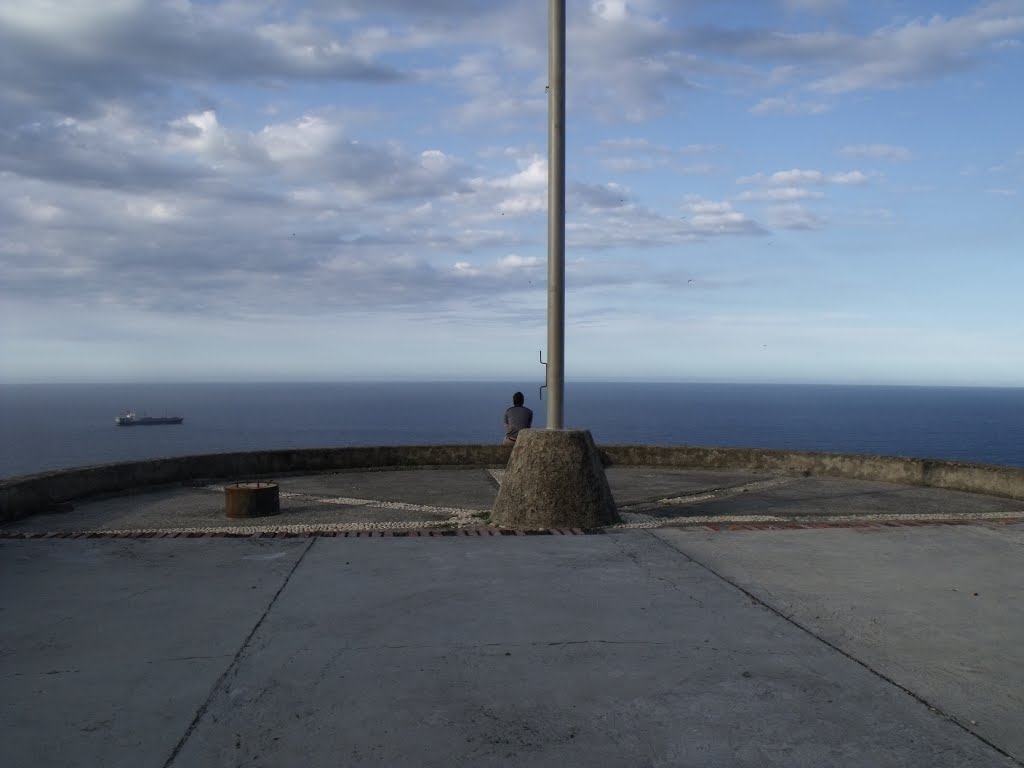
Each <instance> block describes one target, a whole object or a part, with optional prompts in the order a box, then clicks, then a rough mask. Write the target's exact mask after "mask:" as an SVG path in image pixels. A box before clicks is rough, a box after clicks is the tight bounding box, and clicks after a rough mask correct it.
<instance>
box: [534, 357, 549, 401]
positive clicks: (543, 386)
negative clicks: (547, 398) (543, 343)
mask: <svg viewBox="0 0 1024 768" xmlns="http://www.w3.org/2000/svg"><path fill="white" fill-rule="evenodd" d="M537 357H539V358H540V364H541V365H543V366H544V383H543V384H541V385H540V388H539V389H538V390H537V399H538V400H543V399H544V390H545V389H547V387H548V364H547V363H545V362H544V350H542V349H538V350H537Z"/></svg>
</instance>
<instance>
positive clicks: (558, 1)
mask: <svg viewBox="0 0 1024 768" xmlns="http://www.w3.org/2000/svg"><path fill="white" fill-rule="evenodd" d="M547 368H548V371H547V373H548V376H547V378H548V381H547V385H548V418H547V428H548V429H562V428H563V409H562V401H563V399H564V395H565V0H549V20H548V365H547Z"/></svg>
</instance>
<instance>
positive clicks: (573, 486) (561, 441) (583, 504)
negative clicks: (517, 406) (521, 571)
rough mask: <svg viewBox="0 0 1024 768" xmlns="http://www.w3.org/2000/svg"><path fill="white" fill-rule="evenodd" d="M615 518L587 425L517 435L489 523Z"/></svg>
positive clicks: (562, 524) (590, 522) (583, 522)
mask: <svg viewBox="0 0 1024 768" xmlns="http://www.w3.org/2000/svg"><path fill="white" fill-rule="evenodd" d="M617 522H619V514H618V512H617V511H616V510H615V500H614V499H613V498H612V492H611V489H610V488H609V487H608V478H607V477H605V474H604V466H603V465H602V464H601V458H600V456H599V455H598V453H597V446H595V445H594V439H593V438H592V437H591V436H590V432H589V430H586V429H524V430H522V431H521V432H520V433H519V436H518V437H517V438H516V444H515V446H513V448H512V456H511V457H510V458H509V460H508V466H507V467H506V468H505V476H504V478H503V479H502V481H501V490H499V491H498V498H497V499H496V500H495V502H494V508H493V509H492V510H491V523H493V524H494V525H501V526H504V527H507V528H597V527H598V526H602V525H610V524H612V523H617Z"/></svg>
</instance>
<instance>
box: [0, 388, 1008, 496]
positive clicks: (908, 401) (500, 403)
mask: <svg viewBox="0 0 1024 768" xmlns="http://www.w3.org/2000/svg"><path fill="white" fill-rule="evenodd" d="M517 389H518V390H521V391H522V392H523V393H524V394H525V395H526V398H527V405H528V406H529V407H531V408H533V409H534V411H535V414H536V418H535V423H534V426H535V427H543V426H544V421H545V409H546V403H545V402H542V401H538V389H537V383H535V382H507V383H503V382H450V381H448V382H427V383H415V382H394V381H392V382H347V383H215V384H211V383H205V384H183V383H172V384H156V383H147V384H141V383H137V384H2V385H0V435H2V437H0V477H10V476H14V475H23V474H29V473H33V472H39V471H43V470H47V469H57V468H66V467H75V466H85V465H89V464H102V463H108V462H114V461H128V460H135V459H144V458H157V457H162V456H176V455H187V454H202V453H218V452H225V451H255V450H271V449H278V448H318V447H334V446H346V445H402V444H427V443H498V442H500V441H501V438H502V424H501V417H502V414H503V412H504V410H505V408H506V407H508V405H510V404H511V396H512V393H513V392H514V391H515V390H517ZM127 410H134V411H136V412H137V413H138V414H139V415H140V416H141V415H150V416H182V417H184V419H185V422H184V424H182V425H180V426H152V427H117V426H115V425H114V418H115V417H116V416H117V415H118V414H120V413H123V412H124V411H127ZM565 422H566V426H567V427H584V428H587V429H589V430H590V431H591V432H592V433H593V435H594V439H595V440H596V441H597V442H598V443H599V444H601V443H604V444H614V443H638V444H652V445H699V446H728V447H753V448H779V449H790V450H806V451H830V452H842V453H868V454H880V455H896V456H915V457H926V458H938V459H952V460H959V461H970V462H981V463H991V464H1005V465H1012V466H1024V389H1000V388H983V387H978V388H955V387H895V386H852V385H809V384H808V385H796V384H698V383H688V384H676V383H623V382H596V381H593V382H569V383H567V385H566V396H565Z"/></svg>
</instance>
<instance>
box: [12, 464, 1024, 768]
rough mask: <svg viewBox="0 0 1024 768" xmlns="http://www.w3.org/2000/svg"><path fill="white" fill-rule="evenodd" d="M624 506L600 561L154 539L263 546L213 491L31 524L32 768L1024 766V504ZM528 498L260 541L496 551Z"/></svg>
mask: <svg viewBox="0 0 1024 768" xmlns="http://www.w3.org/2000/svg"><path fill="white" fill-rule="evenodd" d="M608 477H609V482H610V485H611V487H612V490H613V494H614V495H615V498H616V501H617V503H618V505H619V507H620V510H624V511H623V514H624V515H632V516H633V518H632V522H629V523H627V524H626V527H620V528H614V529H606V530H605V531H604V532H603V534H602V535H589V536H564V535H549V536H515V535H513V536H486V537H481V536H446V537H434V538H423V537H416V538H410V537H403V538H394V537H391V538H379V537H376V536H375V537H372V538H367V537H360V538H351V537H349V538H340V537H338V536H336V535H313V536H306V535H296V536H295V537H293V538H282V539H279V538H274V539H266V538H251V537H250V538H231V539H225V538H208V537H201V538H182V537H180V536H179V537H177V538H140V536H147V535H152V534H153V533H154V532H157V531H163V532H167V531H171V530H186V529H195V530H196V531H206V532H215V531H221V530H230V531H234V532H235V533H241V532H243V531H248V530H249V528H247V527H245V526H244V525H243V526H238V527H233V526H236V524H237V522H238V521H229V520H227V518H224V517H223V498H222V495H221V494H220V493H219V492H218V491H217V489H216V488H211V487H198V488H184V487H175V488H164V489H160V490H157V491H155V492H152V493H144V494H135V495H129V496H120V497H110V498H106V499H93V500H91V501H88V502H84V503H79V504H76V505H75V507H74V508H73V509H71V510H70V511H65V512H63V513H60V514H56V515H45V516H37V517H32V518H27V519H24V520H21V521H18V522H16V523H12V524H9V525H7V526H5V528H4V530H3V534H4V535H5V536H7V537H8V538H3V539H0V680H2V683H3V684H2V685H0V740H2V743H3V744H4V757H5V759H4V763H5V764H9V765H13V766H44V767H48V766H96V765H104V766H132V768H134V767H135V766H139V765H156V766H165V767H166V766H199V767H200V768H202V767H205V766H221V765H263V766H288V765H346V766H489V765H494V766H498V765H502V766H506V765H522V766H594V765H601V766H723V767H724V766H752V767H753V766H815V768H817V767H818V766H864V767H865V768H867V767H868V766H872V767H873V766H951V767H953V766H956V767H957V768H959V767H960V766H1020V765H1024V737H1022V735H1021V734H1022V731H1021V728H1020V722H1021V721H1022V718H1024V698H1022V693H1021V692H1022V691H1024V604H1022V602H1024V524H1022V521H1024V504H1022V503H1021V502H1015V501H1009V500H1006V499H998V498H994V497H987V496H977V495H973V494H965V493H954V492H950V491H938V490H934V489H922V488H908V487H905V486H893V485H888V484H883V483H868V482H859V481H850V480H823V479H820V478H803V477H785V476H774V475H765V474H756V473H744V472H734V471H722V472H697V473H695V472H688V471H685V470H671V469H651V468H642V467H635V468H634V467H630V468H611V469H610V470H609V472H608ZM499 479H500V472H496V471H488V470H481V469H446V470H417V471H387V472H369V473H368V472H359V473H356V472H348V473H334V474H324V475H307V476H296V477H283V478H279V482H280V484H281V491H282V494H281V495H282V500H281V501H282V513H281V515H278V516H276V517H275V518H267V519H261V520H260V521H259V522H260V524H261V525H264V524H269V526H270V527H267V528H258V529H256V530H255V532H256V533H257V534H259V533H268V532H271V531H274V530H285V531H290V532H291V533H293V534H296V533H298V532H300V531H308V532H313V533H319V534H336V533H337V532H339V531H342V532H343V531H345V530H346V528H345V526H354V528H353V530H361V528H360V527H362V528H365V527H366V526H370V527H375V529H379V530H388V531H394V530H397V526H405V527H406V528H405V529H406V530H417V528H416V526H422V527H421V528H419V530H447V531H451V530H455V529H457V528H459V527H462V528H463V529H464V530H476V529H478V528H479V526H481V525H482V524H483V517H482V516H483V515H485V514H486V511H487V509H488V508H489V503H490V501H491V500H493V497H494V494H495V493H496V489H497V482H498V480H499ZM631 509H632V510H633V511H632V512H630V511H628V510H631ZM926 518H927V519H931V520H934V521H936V522H937V523H969V524H966V525H960V524H956V525H950V524H935V525H933V524H921V525H918V524H917V523H918V522H920V521H921V520H922V519H926ZM744 520H745V521H748V522H747V523H744V522H738V521H744ZM780 520H781V521H783V522H782V523H779V522H778V521H780ZM702 521H703V522H702ZM169 522H170V523H172V524H173V525H172V526H168V523H169ZM245 522H247V521H242V523H245ZM385 525H392V526H394V527H392V528H385V527H382V526H385ZM788 525H804V526H807V527H806V528H802V529H786V530H771V529H770V528H771V527H773V526H774V527H780V528H784V527H786V526H788ZM174 526H178V527H177V528H175V527H174ZM275 526H276V527H275ZM628 526H632V527H628ZM812 526H823V528H821V529H818V528H816V527H812ZM835 526H839V527H835ZM95 530H108V531H114V532H118V535H119V536H121V535H123V537H118V538H86V536H87V535H88V534H87V533H86V532H87V531H95ZM58 531H72V532H74V535H75V536H77V538H30V539H22V540H18V539H14V538H11V537H15V536H33V537H41V536H43V535H48V534H50V535H52V534H56V533H57V532H58ZM282 535H283V534H282Z"/></svg>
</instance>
